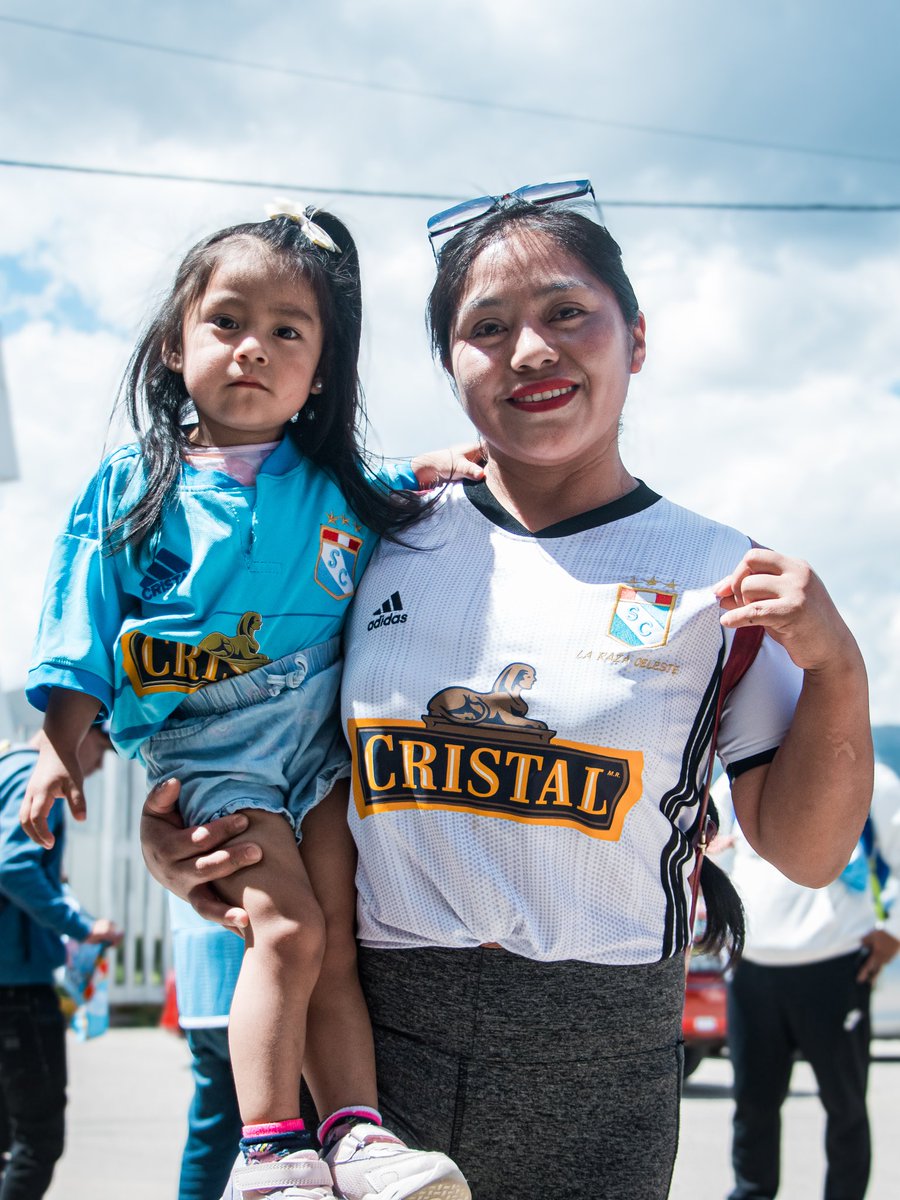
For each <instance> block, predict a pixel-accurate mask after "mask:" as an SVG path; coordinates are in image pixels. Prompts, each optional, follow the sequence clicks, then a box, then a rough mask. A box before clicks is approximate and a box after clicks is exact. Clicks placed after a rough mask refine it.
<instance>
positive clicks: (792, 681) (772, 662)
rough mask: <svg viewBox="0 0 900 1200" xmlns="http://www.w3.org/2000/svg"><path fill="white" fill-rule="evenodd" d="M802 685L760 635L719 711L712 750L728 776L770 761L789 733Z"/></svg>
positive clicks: (779, 649)
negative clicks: (756, 649) (755, 650)
mask: <svg viewBox="0 0 900 1200" xmlns="http://www.w3.org/2000/svg"><path fill="white" fill-rule="evenodd" d="M802 684H803V672H802V670H801V669H800V668H799V667H797V666H795V665H794V663H793V662H792V661H791V657H790V655H789V654H788V652H787V651H786V650H785V649H784V647H783V646H781V645H779V644H778V642H776V641H775V640H774V639H773V638H771V637H769V636H768V635H766V637H764V638H763V640H762V644H761V645H760V647H759V652H758V653H757V655H756V658H755V659H754V660H753V663H752V664H751V666H750V668H749V670H748V671H747V673H746V674H745V675H744V677H743V679H742V680H741V681H740V683H739V684H738V685H737V687H736V688H734V690H733V691H732V692H731V693H730V694H729V695H728V697H727V699H726V700H725V705H724V707H723V709H722V721H721V724H720V725H719V737H718V743H717V752H718V755H719V758H720V759H721V760H722V763H723V764H724V766H725V767H726V768H727V769H728V771H729V774H731V775H735V774H740V771H741V769H742V767H743V768H746V766H749V765H753V766H755V765H757V763H756V761H755V760H757V759H758V760H759V763H760V764H761V763H765V762H771V760H772V759H773V758H774V757H775V751H776V750H777V749H778V747H779V746H780V745H781V742H782V740H783V738H784V735H785V734H786V733H787V731H788V729H790V726H791V721H792V720H793V716H794V709H795V708H796V707H797V698H798V696H799V695H800V688H801V686H802ZM749 760H753V761H749Z"/></svg>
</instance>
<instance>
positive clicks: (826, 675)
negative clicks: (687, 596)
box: [716, 548, 873, 887]
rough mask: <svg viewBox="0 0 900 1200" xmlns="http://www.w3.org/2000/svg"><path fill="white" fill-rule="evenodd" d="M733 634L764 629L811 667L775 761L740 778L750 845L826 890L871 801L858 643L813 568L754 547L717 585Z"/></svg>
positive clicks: (739, 806) (740, 814)
mask: <svg viewBox="0 0 900 1200" xmlns="http://www.w3.org/2000/svg"><path fill="white" fill-rule="evenodd" d="M716 594H717V596H718V597H719V603H720V604H721V606H722V608H723V610H724V612H723V615H722V624H723V625H724V626H726V628H732V629H735V628H738V627H740V626H742V625H763V626H764V627H765V630H766V633H767V634H768V635H769V636H770V637H773V638H774V639H775V640H776V641H777V642H779V643H780V644H781V645H782V646H784V648H785V649H786V650H787V652H788V654H789V655H790V657H791V659H792V660H793V661H794V663H796V665H797V666H798V667H800V668H802V670H803V686H802V689H801V692H800V697H799V699H798V701H797V708H796V711H795V713H794V718H793V721H792V722H791V727H790V730H789V731H788V734H787V736H786V737H785V739H784V741H783V742H782V744H781V747H780V749H779V751H778V753H777V754H776V756H775V758H774V760H773V761H772V762H771V763H770V764H769V765H768V766H762V767H756V768H754V769H753V770H750V771H746V772H745V773H744V774H743V775H740V776H739V777H738V778H737V779H735V781H734V784H733V786H732V797H733V800H734V809H735V813H736V814H737V818H738V821H739V822H740V825H741V829H742V830H743V832H744V834H745V836H746V838H747V841H748V842H749V843H750V845H751V846H753V848H754V849H755V850H756V851H757V853H759V854H760V855H762V857H763V858H766V859H768V861H769V862H771V863H772V864H773V865H774V866H776V867H777V868H778V869H779V870H780V871H781V872H782V873H783V874H785V875H787V876H788V878H790V879H793V880H794V882H795V883H799V884H803V885H804V886H806V887H824V885H825V884H827V883H830V882H831V880H833V879H835V878H836V877H837V876H838V875H839V874H840V872H841V870H842V869H843V868H844V867H845V866H846V864H847V861H848V859H849V857H850V855H851V853H852V852H853V847H854V846H855V845H856V842H857V840H858V838H859V835H860V831H861V830H862V827H863V824H864V823H865V819H866V814H867V813H868V811H869V804H870V802H871V799H872V780H873V751H872V733H871V727H870V724H869V698H868V685H867V680H866V670H865V666H864V664H863V660H862V655H861V654H860V652H859V647H858V646H857V644H856V641H855V640H854V638H853V635H852V634H851V632H850V630H849V629H848V628H847V626H846V624H845V623H844V621H843V619H842V618H841V616H840V614H839V613H838V611H837V609H836V608H835V606H834V603H833V601H832V599H831V597H830V596H829V595H828V592H827V591H826V590H825V587H824V586H823V584H822V582H821V580H820V579H819V578H818V577H817V576H816V575H815V573H814V572H813V571H812V570H811V568H810V567H809V566H808V565H807V564H806V563H803V562H800V561H798V560H796V559H790V558H786V557H785V556H783V555H780V554H776V553H775V552H774V551H772V550H765V549H762V548H754V549H752V550H749V551H748V552H747V553H746V554H745V555H744V557H743V559H742V560H741V562H740V563H739V564H738V567H737V568H736V570H735V571H734V572H733V573H732V574H731V575H730V576H729V577H728V578H727V579H725V580H723V581H722V583H721V584H719V585H718V587H717V588H716Z"/></svg>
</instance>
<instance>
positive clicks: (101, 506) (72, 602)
mask: <svg viewBox="0 0 900 1200" xmlns="http://www.w3.org/2000/svg"><path fill="white" fill-rule="evenodd" d="M135 461H136V460H135V459H134V457H133V455H127V454H126V455H123V454H122V453H121V452H119V453H117V454H114V455H113V456H112V457H111V458H110V459H109V460H108V461H107V462H106V463H105V464H104V465H103V467H101V469H100V471H99V472H98V473H97V475H95V476H94V478H93V479H92V480H91V481H90V483H89V484H88V486H87V487H86V488H85V490H84V492H83V493H82V494H81V496H79V498H78V499H77V500H76V501H75V504H74V505H73V507H72V511H71V512H70V514H69V519H68V521H67V523H66V527H65V529H64V530H63V532H62V533H61V534H60V535H59V537H58V538H57V539H56V541H55V543H54V546H53V553H52V555H51V559H50V567H49V569H48V572H47V581H46V584H45V587H44V600H43V604H42V608H41V618H40V623H39V625H38V633H37V639H36V641H35V647H34V654H33V656H32V662H33V666H32V668H31V670H30V671H29V674H28V683H27V688H26V692H27V696H28V699H29V701H30V702H31V703H32V704H33V705H34V706H35V708H38V709H40V710H41V711H43V710H44V709H46V707H47V699H48V696H49V693H50V690H51V689H52V688H68V689H70V690H71V691H77V692H83V693H85V694H87V695H91V696H95V697H96V698H97V699H98V700H99V701H100V703H101V704H102V706H103V709H104V712H105V713H106V714H108V713H109V711H110V709H111V706H112V698H113V680H114V664H113V648H114V646H115V642H116V638H117V636H118V634H119V631H120V629H121V627H122V621H123V618H124V616H125V609H126V603H127V601H126V596H125V592H124V589H123V587H122V583H121V578H120V570H119V565H120V561H121V559H122V557H123V554H122V553H120V554H112V553H110V551H109V549H108V548H107V547H106V546H105V544H104V535H105V531H106V530H107V528H108V526H109V524H110V522H111V521H112V520H114V519H115V516H116V514H117V513H118V512H122V511H125V508H126V507H128V506H130V504H131V503H132V501H131V499H130V498H129V497H127V496H126V495H125V493H126V492H128V491H129V484H130V483H131V481H132V480H133V479H134V478H135V471H134V463H135Z"/></svg>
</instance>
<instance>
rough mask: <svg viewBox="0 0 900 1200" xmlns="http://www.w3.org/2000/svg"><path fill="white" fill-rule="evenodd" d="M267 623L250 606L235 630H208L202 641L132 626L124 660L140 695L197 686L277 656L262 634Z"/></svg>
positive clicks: (189, 689) (124, 646) (126, 637)
mask: <svg viewBox="0 0 900 1200" xmlns="http://www.w3.org/2000/svg"><path fill="white" fill-rule="evenodd" d="M261 625H262V617H261V616H260V614H259V613H257V612H246V613H244V615H243V616H242V617H241V618H240V620H239V621H238V625H237V630H236V631H235V632H234V633H233V634H225V633H210V634H207V636H206V637H205V638H204V639H203V641H202V642H201V643H200V645H199V646H190V645H188V644H187V643H185V642H173V641H169V640H168V639H167V638H155V637H151V636H149V635H148V634H146V633H141V632H140V631H139V630H132V631H131V632H130V633H126V634H125V635H124V637H123V638H122V665H123V666H124V668H125V673H126V674H127V676H128V678H129V679H130V680H131V686H132V687H133V688H134V690H135V692H136V693H137V695H138V696H147V695H152V694H153V693H154V692H188V693H189V692H196V691H199V689H200V688H202V687H206V686H207V684H210V683H218V682H219V680H220V679H230V678H232V677H233V676H235V675H243V674H245V673H246V672H247V671H253V670H255V669H256V667H261V666H264V665H265V664H266V663H267V662H271V659H269V658H268V657H267V656H266V655H265V654H262V653H261V652H260V649H259V642H258V641H257V640H256V633H257V631H258V630H259V628H260V626H261Z"/></svg>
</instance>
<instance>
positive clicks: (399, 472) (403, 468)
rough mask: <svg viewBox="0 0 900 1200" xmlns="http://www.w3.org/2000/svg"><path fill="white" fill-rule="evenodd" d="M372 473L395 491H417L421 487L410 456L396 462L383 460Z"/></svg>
mask: <svg viewBox="0 0 900 1200" xmlns="http://www.w3.org/2000/svg"><path fill="white" fill-rule="evenodd" d="M372 474H373V475H374V476H375V478H376V479H380V480H381V482H382V483H384V484H386V485H387V487H389V488H390V489H391V490H392V491H394V492H417V491H418V490H419V487H420V484H419V481H418V479H416V473H415V471H414V470H413V469H412V462H411V461H410V460H409V459H408V458H407V459H403V460H402V461H400V462H395V463H385V462H383V463H382V464H381V466H380V467H379V468H378V470H377V471H373V472H372Z"/></svg>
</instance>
